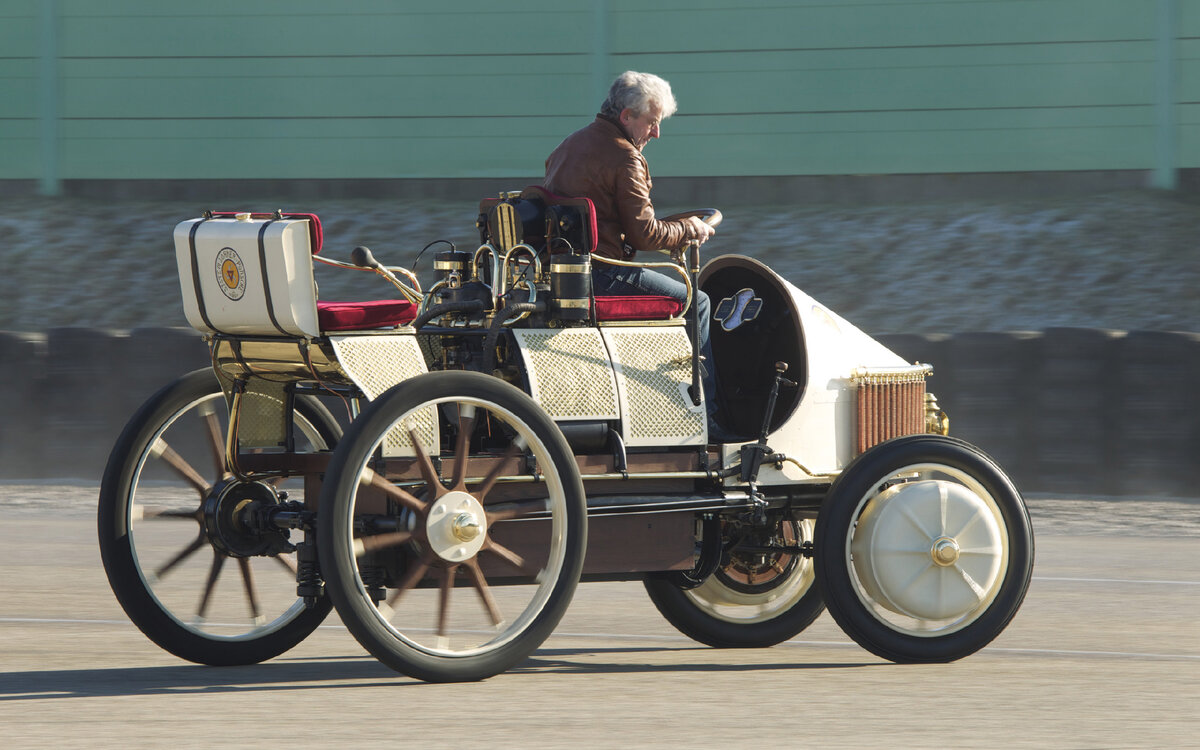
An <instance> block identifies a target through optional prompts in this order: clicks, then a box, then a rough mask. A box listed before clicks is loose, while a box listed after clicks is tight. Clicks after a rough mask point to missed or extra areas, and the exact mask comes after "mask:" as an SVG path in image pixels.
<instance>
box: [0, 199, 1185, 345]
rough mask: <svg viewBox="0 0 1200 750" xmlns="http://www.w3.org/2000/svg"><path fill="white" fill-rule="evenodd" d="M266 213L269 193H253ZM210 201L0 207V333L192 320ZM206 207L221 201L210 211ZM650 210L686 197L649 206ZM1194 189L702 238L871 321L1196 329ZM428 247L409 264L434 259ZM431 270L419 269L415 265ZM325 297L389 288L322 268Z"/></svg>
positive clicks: (399, 260) (401, 212)
mask: <svg viewBox="0 0 1200 750" xmlns="http://www.w3.org/2000/svg"><path fill="white" fill-rule="evenodd" d="M253 207H254V208H256V209H271V208H274V207H275V202H273V201H262V202H255V203H254V204H253ZM284 207H285V208H286V209H287V210H293V209H294V210H308V211H313V212H315V213H317V214H319V215H320V216H321V218H322V222H323V224H324V228H325V237H326V243H325V247H326V249H325V251H324V252H325V254H327V255H329V256H331V257H335V258H340V259H346V258H348V256H349V251H350V249H351V248H353V247H354V246H355V245H360V244H361V245H367V246H369V247H371V248H372V249H373V250H374V251H375V254H376V256H377V257H379V258H380V259H381V260H383V261H384V262H387V263H389V264H393V265H408V266H410V267H411V266H412V265H413V259H414V258H415V257H416V256H417V254H418V252H419V251H420V250H421V248H422V247H424V246H425V245H426V244H427V243H429V242H431V241H433V240H438V239H447V240H450V241H452V242H454V243H456V244H458V246H459V247H460V248H467V249H472V250H473V249H474V247H475V244H476V243H477V241H478V239H477V236H475V235H474V229H473V224H474V215H475V208H474V206H473V205H472V204H470V203H446V202H424V203H421V202H409V203H404V204H397V203H395V202H392V201H381V200H358V201H347V200H331V201H307V202H305V205H296V202H295V201H291V202H288V203H287V204H285V205H284ZM203 208H205V207H204V206H197V205H195V204H194V203H191V202H187V203H182V202H154V201H136V202H134V201H121V202H105V201H96V200H82V199H60V200H50V199H42V198H16V199H8V200H6V201H5V202H3V203H2V204H0V262H2V263H3V267H4V269H5V271H4V274H3V275H2V276H0V330H13V331H42V330H45V329H48V328H54V327H60V326H92V327H101V328H136V327H140V326H162V325H168V326H176V325H185V324H186V323H185V321H184V319H183V314H182V309H181V306H180V303H179V286H178V280H177V276H176V269H175V261H174V252H173V248H172V240H171V236H172V229H173V227H174V226H175V224H177V223H178V222H180V221H182V220H185V219H188V218H191V217H194V216H197V215H198V214H199V213H200V211H201V209H203ZM217 208H221V207H220V206H218V207H217ZM658 208H659V213H660V214H667V213H670V212H672V211H676V210H681V209H686V208H690V207H689V206H659V207H658ZM1197 237H1200V202H1197V201H1196V200H1195V199H1192V198H1184V197H1179V196H1175V195H1171V194H1166V193H1158V192H1153V191H1133V192H1123V193H1112V194H1104V195H1093V196H1075V197H1065V198H1060V199H1039V200H1036V201H1034V200H1028V201H982V200H980V201H940V202H937V203H926V204H916V205H903V206H865V207H855V208H845V207H805V208H788V207H782V206H773V207H755V208H739V207H728V208H727V209H726V210H725V223H724V224H723V225H722V226H721V228H720V229H719V231H718V234H717V236H716V237H715V238H714V239H713V240H712V241H710V243H709V244H708V245H707V246H706V247H705V253H706V255H707V256H708V257H712V256H713V255H716V254H721V253H743V254H746V255H750V256H753V257H756V258H758V259H760V260H762V261H764V262H765V263H767V264H769V265H770V266H771V267H773V268H775V269H776V270H777V271H779V272H780V273H781V274H783V275H784V276H785V277H787V278H788V279H790V280H791V281H792V282H793V283H795V284H797V285H798V286H799V287H801V288H802V289H804V290H805V291H807V292H808V293H810V294H812V295H813V296H814V297H816V298H817V299H820V300H821V301H822V302H824V303H825V304H827V305H828V306H829V307H831V308H832V309H834V310H836V311H837V312H838V313H840V314H841V315H843V316H844V317H846V318H847V319H849V320H850V321H852V322H854V323H856V324H857V325H859V326H860V327H862V328H863V329H864V330H866V331H868V332H870V333H874V334H881V333H933V332H949V333H953V332H959V331H987V330H1038V329H1044V328H1047V327H1051V326H1080V327H1094V328H1112V329H1120V330H1134V329H1153V330H1188V331H1195V330H1200V292H1198V291H1197V290H1198V289H1200V254H1198V253H1197V252H1196V250H1195V243H1196V238H1197ZM437 249H442V248H434V249H431V250H430V251H429V252H427V253H426V254H425V257H423V258H421V260H420V261H419V263H418V265H417V268H418V270H419V271H422V272H427V271H428V269H430V268H431V267H432V258H431V257H430V256H431V255H432V254H433V253H434V252H436V251H437ZM422 275H423V276H426V273H422ZM318 283H319V285H320V288H321V294H322V296H323V297H324V298H326V299H363V298H370V297H379V296H388V294H389V290H390V289H391V288H390V287H389V286H387V285H386V283H385V282H383V281H381V280H378V279H376V278H374V277H372V276H368V275H366V274H359V273H347V272H338V271H335V270H332V269H328V268H324V267H321V268H319V269H318Z"/></svg>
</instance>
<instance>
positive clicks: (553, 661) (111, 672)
mask: <svg viewBox="0 0 1200 750" xmlns="http://www.w3.org/2000/svg"><path fill="white" fill-rule="evenodd" d="M714 653H728V652H716V651H714V650H713V649H710V648H702V647H681V648H662V647H614V648H551V649H541V650H539V651H537V652H535V653H534V655H533V656H531V657H529V658H528V659H526V660H525V661H523V662H521V663H520V664H518V665H517V666H516V667H514V668H513V669H512V670H510V672H509V673H508V674H511V675H536V674H550V675H563V674H585V675H586V674H623V673H654V672H659V673H684V672H760V671H777V670H799V669H803V670H811V669H846V668H852V667H870V666H887V665H886V664H883V663H879V664H873V663H852V662H845V663H829V662H824V663H797V662H795V661H790V660H789V661H779V662H772V663H722V662H720V661H714V660H712V659H706V658H703V656H704V655H705V654H708V655H712V654H714ZM779 653H780V654H781V655H782V654H783V653H784V652H782V651H781V652H779ZM637 654H646V655H647V656H646V659H647V660H638V661H635V662H629V661H620V659H621V657H622V656H626V657H628V656H630V655H637ZM693 655H694V657H695V658H692V657H693ZM421 684H423V683H421V682H418V681H414V680H411V679H409V678H407V677H404V676H403V675H400V674H398V673H396V672H394V671H392V670H391V669H389V668H387V667H386V666H384V665H383V664H381V663H379V662H378V661H376V660H375V659H372V658H371V657H368V656H362V657H349V656H329V657H320V658H315V659H314V658H311V657H304V658H299V657H297V658H294V659H288V658H287V657H284V658H280V659H276V660H274V661H270V662H267V663H264V664H252V665H249V666H244V667H206V666H202V665H197V664H179V665H177V666H168V667H161V666H160V667H119V668H112V669H62V670H48V671H43V670H37V671H26V672H5V673H0V703H2V702H7V701H34V700H61V699H64V698H94V697H97V696H135V695H141V696H144V695H182V694H195V693H214V694H215V693H238V692H248V693H256V692H272V691H283V690H313V689H318V690H326V689H329V688H366V687H394V686H401V685H408V686H413V685H421Z"/></svg>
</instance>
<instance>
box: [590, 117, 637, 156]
mask: <svg viewBox="0 0 1200 750" xmlns="http://www.w3.org/2000/svg"><path fill="white" fill-rule="evenodd" d="M596 121H597V122H606V123H608V124H609V125H612V126H613V127H614V128H616V129H617V132H618V133H620V134H621V137H622V138H624V139H625V140H627V141H629V143H630V144H631V145H632V146H633V147H634V148H635V149H637V144H636V143H634V142H633V139H632V138H630V137H629V133H628V132H627V131H626V130H625V126H624V125H622V124H621V121H620V120H618V119H616V118H615V117H609V116H608V115H605V114H597V115H596ZM638 152H639V153H640V152H641V149H638Z"/></svg>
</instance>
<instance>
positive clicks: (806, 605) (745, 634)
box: [643, 559, 825, 648]
mask: <svg viewBox="0 0 1200 750" xmlns="http://www.w3.org/2000/svg"><path fill="white" fill-rule="evenodd" d="M643 585H644V586H645V587H646V593H647V594H649V595H650V601H652V602H653V603H654V606H655V607H656V608H657V609H658V611H659V613H661V614H662V616H663V617H665V618H666V620H667V622H669V623H671V625H673V626H674V627H675V629H676V630H678V631H679V632H681V633H683V634H684V635H686V636H687V637H689V638H691V639H692V640H694V641H697V642H699V643H703V644H705V645H708V646H712V647H713V648H767V647H769V646H774V645H775V644H777V643H782V642H784V641H786V640H788V639H790V638H794V637H795V636H796V635H797V634H799V633H800V632H801V631H803V630H804V629H805V628H807V627H808V626H809V625H811V624H812V623H813V621H814V620H816V619H817V617H819V616H820V614H821V612H823V611H824V610H825V603H824V601H823V600H822V599H821V592H820V590H819V589H818V587H817V585H816V581H815V579H814V575H813V566H812V563H811V561H810V560H806V559H797V560H795V565H794V568H793V569H790V570H788V572H787V575H786V576H784V577H781V579H780V580H778V581H777V582H774V585H773V586H771V587H770V588H766V587H762V588H761V591H758V592H754V593H748V592H745V591H738V590H736V589H734V588H733V587H732V586H731V585H730V584H727V583H726V582H725V581H724V580H723V579H722V576H721V575H720V574H719V573H714V574H713V575H711V576H709V577H708V579H707V580H705V582H704V583H703V584H701V585H700V586H698V587H695V588H691V589H684V588H681V587H680V586H679V585H677V584H676V583H675V582H674V581H673V580H672V578H671V577H670V576H663V575H657V574H653V575H647V576H646V577H645V578H644V579H643ZM787 588H791V589H792V590H791V591H788V590H786V589H787ZM780 595H783V596H786V599H785V600H784V601H783V602H779V600H778V599H777V598H772V597H778V596H780ZM776 602H778V603H779V604H782V605H783V606H784V609H782V610H780V611H778V612H772V613H770V614H769V615H768V616H766V617H763V616H762V614H761V611H760V609H759V608H761V607H764V606H769V605H771V604H774V603H776ZM735 603H736V604H742V605H744V606H746V608H747V609H746V614H745V615H742V616H741V617H739V616H738V614H739V612H738V610H739V609H740V607H738V606H736V605H735ZM717 607H723V609H717ZM752 607H753V609H751V608H752Z"/></svg>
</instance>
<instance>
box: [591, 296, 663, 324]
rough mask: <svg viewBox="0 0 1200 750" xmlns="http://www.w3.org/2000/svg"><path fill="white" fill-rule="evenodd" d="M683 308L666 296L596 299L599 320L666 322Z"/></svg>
mask: <svg viewBox="0 0 1200 750" xmlns="http://www.w3.org/2000/svg"><path fill="white" fill-rule="evenodd" d="M682 308H683V305H682V304H681V303H680V302H679V300H677V299H675V298H674V297H667V296H664V295H651V294H641V295H619V296H612V297H599V296H598V297H596V319H597V320H666V319H667V318H672V317H674V316H676V315H678V314H679V313H680V312H682Z"/></svg>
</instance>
